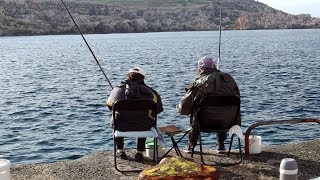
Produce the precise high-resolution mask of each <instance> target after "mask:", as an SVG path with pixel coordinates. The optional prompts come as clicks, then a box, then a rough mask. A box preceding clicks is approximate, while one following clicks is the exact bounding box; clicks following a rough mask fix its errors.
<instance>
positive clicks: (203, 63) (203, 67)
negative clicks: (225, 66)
mask: <svg viewBox="0 0 320 180" xmlns="http://www.w3.org/2000/svg"><path fill="white" fill-rule="evenodd" d="M217 63H218V62H217V60H215V59H212V58H210V57H203V58H201V59H199V60H198V72H199V74H200V73H203V72H206V71H210V70H213V69H216V68H217Z"/></svg>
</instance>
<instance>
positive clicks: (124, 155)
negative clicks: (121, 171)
mask: <svg viewBox="0 0 320 180" xmlns="http://www.w3.org/2000/svg"><path fill="white" fill-rule="evenodd" d="M117 156H118V157H119V158H120V159H127V155H126V152H124V151H123V150H119V149H118V150H117Z"/></svg>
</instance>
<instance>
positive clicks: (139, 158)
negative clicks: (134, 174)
mask: <svg viewBox="0 0 320 180" xmlns="http://www.w3.org/2000/svg"><path fill="white" fill-rule="evenodd" d="M134 160H135V161H136V162H141V161H142V160H143V154H142V152H136V154H135V155H134Z"/></svg>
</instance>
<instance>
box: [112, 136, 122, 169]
mask: <svg viewBox="0 0 320 180" xmlns="http://www.w3.org/2000/svg"><path fill="white" fill-rule="evenodd" d="M113 163H114V168H115V169H116V170H117V171H119V172H121V170H120V169H118V167H117V146H116V137H115V136H113Z"/></svg>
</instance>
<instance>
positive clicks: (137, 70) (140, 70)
mask: <svg viewBox="0 0 320 180" xmlns="http://www.w3.org/2000/svg"><path fill="white" fill-rule="evenodd" d="M129 73H138V74H141V75H142V76H143V77H145V76H146V73H145V71H144V70H143V69H142V68H140V67H133V68H131V69H130V70H129V71H128V74H129Z"/></svg>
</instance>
